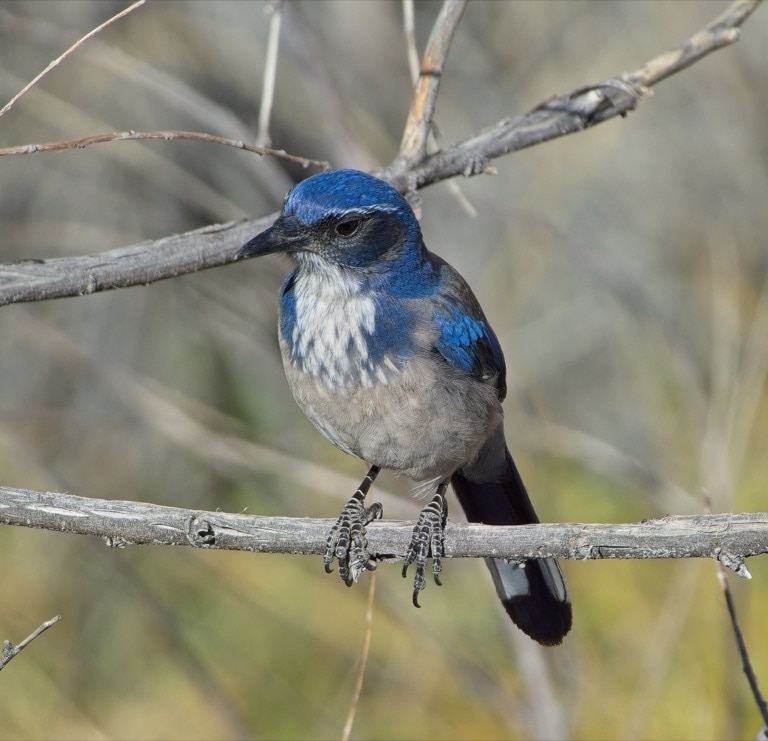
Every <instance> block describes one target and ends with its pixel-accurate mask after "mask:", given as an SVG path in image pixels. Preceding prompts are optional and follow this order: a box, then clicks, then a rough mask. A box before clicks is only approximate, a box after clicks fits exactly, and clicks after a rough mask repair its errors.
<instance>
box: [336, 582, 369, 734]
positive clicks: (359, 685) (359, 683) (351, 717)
mask: <svg viewBox="0 0 768 741" xmlns="http://www.w3.org/2000/svg"><path fill="white" fill-rule="evenodd" d="M375 596H376V572H375V571H373V572H371V575H370V578H369V581H368V601H367V602H366V605H365V633H364V635H363V646H362V648H361V649H360V665H359V666H358V668H357V680H356V681H355V691H354V693H353V694H352V701H351V702H350V704H349V711H348V712H347V720H346V722H345V723H344V730H343V731H342V732H341V741H349V735H350V734H351V733H352V724H353V723H354V722H355V715H356V714H357V708H358V705H359V704H360V695H361V693H362V691H363V679H365V669H366V667H367V666H368V654H369V653H370V650H371V636H372V634H373V600H374V597H375Z"/></svg>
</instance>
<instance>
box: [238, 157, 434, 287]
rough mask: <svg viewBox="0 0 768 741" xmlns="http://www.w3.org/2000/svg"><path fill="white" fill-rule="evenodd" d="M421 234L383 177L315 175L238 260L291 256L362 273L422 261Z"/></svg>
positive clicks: (340, 173) (338, 172)
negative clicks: (307, 257) (411, 261)
mask: <svg viewBox="0 0 768 741" xmlns="http://www.w3.org/2000/svg"><path fill="white" fill-rule="evenodd" d="M423 249H424V247H423V243H422V240H421V231H420V229H419V224H418V221H417V220H416V216H415V215H414V213H413V210H412V209H411V207H410V206H409V205H408V201H406V200H405V198H403V196H401V195H400V194H399V193H398V192H397V191H396V190H395V189H394V188H392V187H391V186H390V185H388V184H387V183H385V182H384V181H383V180H379V178H375V177H373V176H372V175H367V174H366V173H364V172H359V171H357V170H333V171H331V172H323V173H320V174H318V175H313V176H312V177H310V178H307V179H306V180H304V181H302V182H301V183H299V184H298V185H297V186H296V187H295V188H293V189H292V190H291V191H290V193H288V195H287V196H286V199H285V204H284V205H283V211H282V213H281V214H280V216H279V217H278V219H277V221H275V223H274V224H272V226H271V227H270V228H269V229H267V230H266V231H263V232H261V234H258V235H257V236H256V237H254V238H253V239H252V240H251V241H250V242H248V243H247V244H246V245H244V246H243V247H242V248H241V249H240V251H239V252H238V253H237V255H236V257H235V259H237V260H241V259H244V258H247V257H257V256H259V255H269V254H273V253H287V254H291V255H293V256H295V258H296V260H297V261H298V262H300V263H301V262H302V256H310V255H311V256H312V257H311V258H310V259H312V260H313V261H314V260H316V259H317V258H319V259H320V260H322V261H324V262H328V263H331V264H336V265H339V266H342V267H345V268H351V269H355V270H361V271H364V272H368V271H371V272H379V271H380V270H382V269H385V268H386V266H392V265H393V264H400V262H401V261H403V259H405V262H406V264H407V262H408V258H411V257H414V258H420V257H421V253H422V250H423Z"/></svg>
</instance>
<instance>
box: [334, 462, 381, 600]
mask: <svg viewBox="0 0 768 741" xmlns="http://www.w3.org/2000/svg"><path fill="white" fill-rule="evenodd" d="M378 473H379V469H378V467H377V466H372V467H371V469H370V471H368V474H367V475H366V477H365V478H364V479H363V482H362V483H361V484H360V487H359V488H358V490H357V491H356V492H355V493H354V494H353V495H352V497H351V498H350V500H349V501H348V502H347V504H346V505H345V507H344V509H343V510H342V511H341V514H340V515H339V518H338V520H336V524H335V525H334V526H333V527H332V528H331V531H330V533H328V539H327V540H326V542H325V557H324V558H323V563H324V564H325V571H326V573H328V574H330V573H331V571H333V569H332V568H331V564H332V563H333V559H334V558H335V559H336V560H337V561H338V562H339V576H340V577H341V578H342V580H343V581H344V583H345V584H346V585H347V586H348V587H351V586H352V584H353V583H354V582H356V581H357V580H358V579H359V578H360V574H362V573H363V571H373V570H374V569H375V568H376V561H375V560H374V559H372V558H371V556H370V554H369V553H368V540H367V538H366V536H365V526H366V525H367V524H368V523H370V522H373V521H374V520H379V519H381V515H382V512H383V510H382V507H381V504H379V502H374V503H373V504H372V505H371V506H370V507H366V506H365V495H366V494H367V493H368V489H370V487H371V484H372V483H373V480H374V479H375V478H376V476H377V474H378Z"/></svg>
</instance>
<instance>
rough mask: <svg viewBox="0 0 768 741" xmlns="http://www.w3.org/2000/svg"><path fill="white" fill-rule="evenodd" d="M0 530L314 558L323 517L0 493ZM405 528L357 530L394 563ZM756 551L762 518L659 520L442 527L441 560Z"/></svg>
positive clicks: (404, 544) (734, 555)
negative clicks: (29, 529)
mask: <svg viewBox="0 0 768 741" xmlns="http://www.w3.org/2000/svg"><path fill="white" fill-rule="evenodd" d="M0 523H2V524H6V525H20V526H23V527H33V528H41V529H45V530H53V531H56V532H66V533H74V534H79V535H93V536H96V537H100V538H103V539H104V540H105V541H106V542H107V545H109V546H112V547H123V546H127V545H148V544H149V545H187V546H192V547H195V548H213V549H220V550H236V551H256V552H259V553H292V554H303V555H321V554H323V553H325V542H326V538H327V535H328V531H329V530H330V528H331V525H332V524H333V520H325V519H303V518H294V517H257V516H254V515H244V514H229V513H226V512H199V511H195V510H189V509H181V508H178V507H166V506H162V505H158V504H148V503H145V502H126V501H116V500H111V499H90V498H86V497H78V496H74V495H72V494H63V493H60V492H41V491H33V490H29V489H12V488H9V487H0ZM412 530H413V523H412V522H401V521H397V522H396V521H386V522H376V523H372V524H370V525H369V526H368V527H367V532H368V546H369V550H370V551H371V553H372V554H373V555H376V556H378V557H380V558H385V559H389V558H402V556H403V555H404V554H405V552H406V550H407V548H408V543H409V542H410V539H411V533H412ZM763 553H768V513H765V512H757V513H747V514H727V515H689V516H678V517H664V518H662V519H658V520H644V521H643V522H636V523H621V524H612V525H604V524H587V523H570V524H568V523H566V524H537V525H518V526H509V527H496V526H489V525H467V524H449V525H448V527H447V529H446V556H447V557H449V558H487V557H491V556H492V557H497V558H508V559H510V560H513V561H523V560H526V559H531V558H543V557H554V558H562V559H572V560H577V561H584V560H590V559H604V558H611V559H615V558H621V559H647V558H715V559H717V560H718V561H720V562H721V563H723V564H724V565H726V566H728V567H729V568H731V569H733V570H734V571H736V573H738V574H739V575H740V576H746V577H748V576H749V572H748V571H747V569H746V567H745V566H744V563H743V559H745V558H748V557H750V556H756V555H760V554H763Z"/></svg>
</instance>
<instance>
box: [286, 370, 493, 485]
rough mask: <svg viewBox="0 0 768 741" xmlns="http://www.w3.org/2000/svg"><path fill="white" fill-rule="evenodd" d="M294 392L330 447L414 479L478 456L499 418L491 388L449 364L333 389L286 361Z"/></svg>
mask: <svg viewBox="0 0 768 741" xmlns="http://www.w3.org/2000/svg"><path fill="white" fill-rule="evenodd" d="M284 365H285V374H286V378H287V380H288V385H289V387H290V389H291V392H292V393H293V397H294V399H295V400H296V403H297V404H298V405H299V407H300V408H301V410H302V411H303V412H304V414H305V415H306V416H307V418H308V419H309V420H310V421H311V422H312V423H313V424H314V425H315V427H316V428H317V429H318V430H319V431H320V432H321V433H322V434H323V435H324V436H325V437H326V438H327V439H328V440H330V441H331V442H332V443H333V444H334V445H336V446H337V447H338V448H340V449H341V450H343V451H344V452H345V453H349V454H350V455H354V456H357V457H358V458H361V459H363V460H364V461H366V462H367V463H369V464H371V465H376V466H380V467H381V468H389V469H392V470H395V471H397V472H398V473H401V474H404V475H406V476H409V477H410V478H412V479H414V480H416V481H431V480H438V479H442V478H444V477H446V476H449V475H450V474H451V473H453V472H454V471H455V470H456V469H457V468H460V467H461V466H463V465H465V464H467V463H470V462H471V461H473V460H474V458H475V457H476V455H477V453H478V451H479V449H480V447H481V446H482V444H483V443H484V442H485V441H486V440H487V439H488V437H489V436H490V434H491V431H492V430H493V429H495V428H496V426H497V425H498V424H500V422H501V418H502V412H501V405H500V404H499V401H498V399H497V396H496V390H495V389H494V388H493V387H491V386H488V385H486V384H483V383H481V382H480V381H478V380H476V379H474V378H472V377H471V376H468V375H466V374H462V373H459V372H458V371H455V370H454V369H453V368H450V367H447V368H446V369H445V373H441V374H440V376H439V377H438V376H437V374H436V373H435V372H434V369H433V366H432V364H430V363H426V362H419V361H418V359H414V360H412V361H409V362H408V363H404V364H403V366H402V368H401V370H400V371H399V372H397V373H394V374H392V375H390V376H389V377H388V379H387V382H386V383H383V384H377V385H375V386H373V387H366V386H364V385H362V384H360V385H357V386H354V387H346V388H338V387H333V386H331V385H328V384H326V383H325V382H324V381H323V380H322V379H320V378H316V377H311V376H308V375H307V374H306V373H304V372H303V371H301V370H300V369H297V368H296V367H295V366H294V365H293V364H292V363H291V362H290V360H288V359H286V360H285V364H284Z"/></svg>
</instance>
